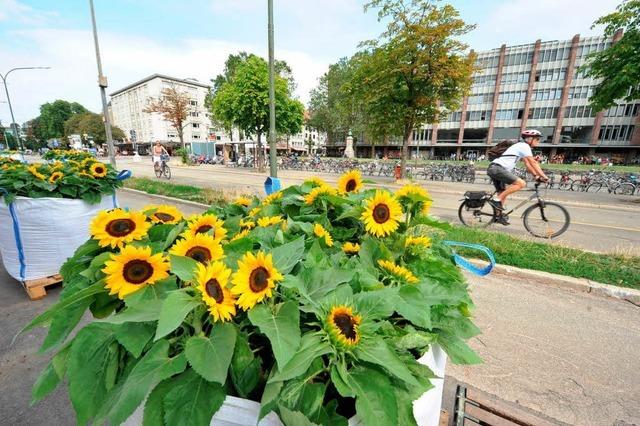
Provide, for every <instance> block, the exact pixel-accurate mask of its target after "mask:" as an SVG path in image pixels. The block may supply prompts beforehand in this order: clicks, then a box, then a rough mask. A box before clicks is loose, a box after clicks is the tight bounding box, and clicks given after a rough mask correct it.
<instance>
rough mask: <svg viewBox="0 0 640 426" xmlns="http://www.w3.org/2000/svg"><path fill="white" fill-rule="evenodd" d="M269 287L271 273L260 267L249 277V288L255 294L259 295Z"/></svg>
mask: <svg viewBox="0 0 640 426" xmlns="http://www.w3.org/2000/svg"><path fill="white" fill-rule="evenodd" d="M267 285H269V271H267V270H266V268H264V267H262V266H260V267H258V268H256V269H254V270H253V271H251V275H249V287H251V290H252V291H253V292H254V293H259V292H261V291H262V290H264V289H265V288H267Z"/></svg>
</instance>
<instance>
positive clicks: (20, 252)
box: [0, 188, 27, 281]
mask: <svg viewBox="0 0 640 426" xmlns="http://www.w3.org/2000/svg"><path fill="white" fill-rule="evenodd" d="M0 194H2V195H9V193H8V192H7V190H5V189H4V188H0ZM9 214H10V215H11V221H12V222H13V237H14V238H15V240H16V248H17V249H18V261H19V262H20V279H21V280H22V281H24V279H25V277H26V271H25V269H26V267H27V265H26V263H25V261H24V250H23V248H22V237H21V236H20V222H18V215H17V214H16V209H15V205H14V203H11V204H9Z"/></svg>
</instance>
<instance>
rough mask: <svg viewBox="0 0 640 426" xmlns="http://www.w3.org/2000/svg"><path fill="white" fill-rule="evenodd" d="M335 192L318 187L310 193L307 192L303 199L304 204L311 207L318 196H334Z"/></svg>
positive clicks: (324, 187) (327, 187) (327, 188)
mask: <svg viewBox="0 0 640 426" xmlns="http://www.w3.org/2000/svg"><path fill="white" fill-rule="evenodd" d="M335 194H336V190H335V189H333V188H332V187H330V186H327V185H325V186H318V187H317V188H313V189H312V190H311V192H309V193H308V194H307V195H305V197H304V203H305V204H307V205H311V204H313V203H314V202H315V201H316V198H318V197H319V196H320V195H335Z"/></svg>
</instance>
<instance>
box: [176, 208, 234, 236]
mask: <svg viewBox="0 0 640 426" xmlns="http://www.w3.org/2000/svg"><path fill="white" fill-rule="evenodd" d="M209 233H210V234H211V235H213V238H214V239H216V240H218V241H220V240H222V239H223V238H224V237H225V236H226V235H227V230H226V229H224V222H222V221H221V220H220V219H218V217H217V216H216V215H213V214H202V215H196V216H192V217H191V218H190V219H189V223H188V224H187V230H186V231H185V235H186V236H189V237H192V236H194V235H196V234H209Z"/></svg>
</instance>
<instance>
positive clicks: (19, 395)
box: [0, 192, 640, 426]
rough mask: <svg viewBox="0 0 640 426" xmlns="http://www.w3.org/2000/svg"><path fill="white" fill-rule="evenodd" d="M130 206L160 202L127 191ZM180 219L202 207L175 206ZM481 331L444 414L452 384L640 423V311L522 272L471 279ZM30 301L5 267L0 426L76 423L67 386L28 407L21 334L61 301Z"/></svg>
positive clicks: (605, 421) (30, 377)
mask: <svg viewBox="0 0 640 426" xmlns="http://www.w3.org/2000/svg"><path fill="white" fill-rule="evenodd" d="M118 199H119V202H120V204H121V205H122V206H124V207H130V208H140V207H142V206H144V205H147V204H150V203H154V202H157V200H154V199H152V198H150V197H148V196H146V195H143V194H132V193H129V192H121V193H119V195H118ZM178 207H179V208H180V209H181V210H182V211H183V212H184V213H194V212H197V211H198V208H196V207H193V206H188V205H184V204H179V203H178ZM468 279H469V281H470V283H471V284H472V297H473V299H474V301H475V304H476V310H475V312H474V321H476V323H477V324H478V326H479V327H480V329H481V330H482V332H483V334H482V335H480V336H478V337H477V338H474V339H472V341H471V342H470V344H471V346H472V347H474V348H475V349H476V350H477V351H478V353H479V354H480V355H481V356H482V358H483V359H484V364H482V365H478V366H469V367H461V366H454V365H451V364H449V365H448V366H447V371H446V374H447V377H446V381H445V401H447V405H446V406H444V407H443V408H445V409H448V410H451V409H452V402H451V401H452V398H451V397H452V395H453V392H454V390H455V383H456V382H458V381H459V382H463V383H468V384H471V385H473V386H475V387H477V388H479V389H480V390H482V391H485V392H487V393H490V394H492V395H495V396H497V397H498V398H500V399H503V400H506V401H509V402H513V403H516V404H518V405H520V406H522V407H524V408H526V409H529V410H531V411H535V412H538V413H541V414H543V415H545V416H548V417H551V418H552V419H555V420H556V421H557V422H558V423H559V424H561V423H569V424H575V425H581V426H582V425H614V424H615V425H618V426H622V425H631V424H640V369H638V351H637V348H639V347H640V315H639V313H640V311H639V310H638V309H639V308H638V307H636V306H634V305H632V304H629V303H626V302H621V301H619V300H617V299H610V298H603V297H597V296H593V295H590V294H586V293H576V292H573V291H571V290H562V289H557V288H554V287H550V286H547V285H545V284H544V283H543V282H532V281H528V280H524V279H522V278H519V277H517V276H507V275H497V274H492V275H490V276H489V277H487V278H478V277H473V276H468ZM59 290H60V288H59V287H58V288H54V289H52V290H49V291H48V293H49V294H48V295H47V297H46V298H44V299H43V300H40V301H33V302H32V301H29V300H28V298H27V296H26V294H25V292H24V290H23V289H22V288H21V287H20V284H19V283H18V282H16V281H15V280H13V279H12V278H10V277H9V276H8V275H7V273H6V272H5V271H4V268H3V267H2V266H0V312H1V313H2V314H1V315H0V327H1V328H2V330H3V332H2V333H0V389H2V392H0V424H1V425H12V426H14V425H16V426H17V425H38V426H39V425H72V424H74V423H75V419H74V415H73V411H72V409H71V405H70V402H69V399H68V397H67V394H66V390H65V389H63V388H62V387H61V388H58V389H57V390H56V391H55V392H54V393H53V394H52V395H50V396H49V397H48V398H47V399H45V400H44V401H42V402H40V403H38V404H37V405H35V406H33V407H30V406H29V400H30V389H31V386H32V384H33V383H34V382H35V380H36V378H37V376H38V374H39V372H40V370H41V369H42V368H43V367H44V366H45V365H46V363H47V361H48V356H46V355H45V356H43V355H38V354H36V351H37V348H38V347H39V346H40V344H41V342H42V340H43V338H44V334H45V333H44V332H45V330H44V329H36V330H33V331H30V332H27V333H25V334H23V335H20V336H19V337H18V338H17V339H16V340H15V343H13V344H12V339H13V337H14V336H15V335H16V333H17V332H18V331H19V330H20V329H21V328H22V327H23V326H24V325H25V324H27V323H28V322H29V321H30V320H31V319H32V318H33V317H35V316H36V315H38V314H39V313H41V312H43V311H44V310H45V309H46V308H47V307H48V306H49V305H51V304H52V303H54V302H55V301H56V299H57V297H58V294H59Z"/></svg>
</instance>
